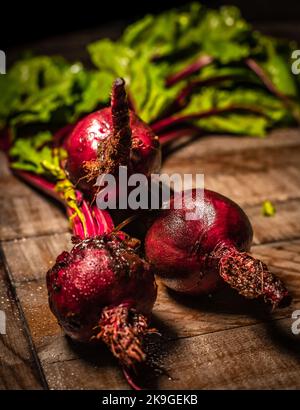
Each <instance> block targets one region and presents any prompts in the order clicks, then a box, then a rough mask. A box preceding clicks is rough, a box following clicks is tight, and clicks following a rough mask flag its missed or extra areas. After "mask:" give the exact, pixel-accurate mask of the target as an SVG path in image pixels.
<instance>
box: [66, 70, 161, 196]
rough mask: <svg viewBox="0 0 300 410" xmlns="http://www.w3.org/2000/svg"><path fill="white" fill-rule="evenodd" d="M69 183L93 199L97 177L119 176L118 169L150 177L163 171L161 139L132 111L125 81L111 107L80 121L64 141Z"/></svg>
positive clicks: (114, 92) (119, 84) (120, 82)
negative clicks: (126, 168) (161, 165)
mask: <svg viewBox="0 0 300 410" xmlns="http://www.w3.org/2000/svg"><path fill="white" fill-rule="evenodd" d="M65 148H66V150H67V152H68V160H67V163H66V171H67V173H68V175H69V178H70V180H71V181H72V182H73V183H74V184H75V185H76V186H77V187H78V188H79V189H81V190H82V191H84V192H85V193H87V194H88V195H91V193H92V192H94V190H95V188H94V185H95V183H96V181H97V177H98V176H99V175H101V174H116V173H117V171H118V169H119V166H121V165H123V166H127V167H128V171H129V173H142V174H144V175H146V176H147V177H148V176H150V174H151V173H153V172H157V171H158V170H159V168H160V163H161V153H160V145H159V140H158V137H156V136H155V134H154V133H153V131H152V130H151V128H150V127H149V126H148V125H147V124H145V123H144V122H143V121H142V120H141V119H140V118H138V117H137V115H136V114H135V113H134V112H133V111H131V110H130V109H129V105H128V101H127V95H126V90H125V81H124V80H123V79H122V78H117V79H116V80H115V82H114V84H113V87H112V95H111V106H110V107H107V108H104V109H102V110H99V111H96V112H94V113H92V114H89V115H87V116H86V117H84V118H83V119H82V120H80V121H79V122H78V123H77V125H76V126H75V128H74V129H73V131H72V132H71V133H70V135H69V136H68V138H67V139H66V141H65Z"/></svg>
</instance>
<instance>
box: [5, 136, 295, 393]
mask: <svg viewBox="0 0 300 410" xmlns="http://www.w3.org/2000/svg"><path fill="white" fill-rule="evenodd" d="M299 137H300V135H299V131H298V130H284V131H277V132H274V133H272V134H271V135H270V137H268V138H266V139H263V140H257V139H254V138H240V139H238V138H234V137H226V136H224V137H221V136H210V137H206V138H202V139H199V140H197V141H194V142H193V143H192V144H191V145H187V146H186V147H184V148H182V149H181V150H173V153H170V154H169V156H168V157H167V160H166V161H165V163H164V167H163V171H165V172H174V171H176V172H178V171H180V172H191V173H195V172H204V173H205V182H206V187H209V188H211V189H215V190H218V191H219V192H221V193H224V194H226V195H228V196H230V197H232V198H233V199H234V200H236V201H237V202H238V203H240V204H241V205H242V206H243V207H244V209H245V211H246V213H247V214H248V216H249V218H250V220H251V222H252V224H253V228H254V244H255V246H253V248H252V251H253V253H254V255H255V256H256V257H258V258H261V259H262V260H263V261H264V262H267V263H268V264H269V266H270V268H271V269H272V270H273V271H274V272H275V273H276V274H277V275H278V276H280V277H281V278H282V279H283V280H284V281H285V282H286V284H287V286H288V288H289V289H290V291H291V293H292V295H293V298H294V300H293V304H292V306H290V307H289V308H285V309H281V310H278V311H276V312H274V313H272V314H271V313H270V311H269V310H268V309H266V308H265V306H263V305H262V304H261V303H259V302H254V301H246V300H244V299H243V298H241V297H240V296H238V295H237V294H236V293H235V292H234V291H232V290H230V289H228V288H226V287H225V288H224V289H222V290H220V291H219V292H218V293H216V294H214V295H212V296H206V297H202V298H190V297H189V298H187V297H184V296H180V295H176V294H175V293H174V292H171V291H168V290H167V289H166V288H165V287H163V286H162V285H161V284H160V283H159V292H158V300H157V303H156V305H155V308H154V313H153V323H154V325H155V326H156V327H157V328H159V329H160V331H161V332H162V334H163V337H162V338H160V339H158V340H154V341H152V342H150V343H149V345H148V349H149V350H150V352H151V353H152V356H153V357H154V358H155V362H156V364H157V365H159V366H160V367H162V368H164V369H165V370H166V371H167V373H168V374H169V375H170V377H167V376H166V375H164V374H160V373H157V372H153V371H150V370H149V369H147V370H143V371H142V372H141V375H142V376H143V377H142V381H141V382H142V383H144V385H145V386H148V387H150V388H156V389H161V388H170V389H178V388H201V389H202V388H203V389H205V388H230V389H235V388H298V387H299V379H300V378H299V375H300V370H299V366H298V364H299V356H298V353H299V352H298V350H297V348H296V347H295V345H296V344H299V337H296V336H293V335H292V333H291V330H290V326H291V319H290V317H291V312H292V311H293V310H294V309H296V308H299V305H300V290H299V289H300V259H299V253H300V239H299V238H300V222H299V221H300V182H299V181H300V169H299V163H300V162H299V154H300V138H299ZM3 164H4V165H3ZM0 168H1V176H0V187H2V188H3V189H2V190H1V192H2V195H1V200H2V201H3V202H2V204H3V205H2V212H1V221H0V222H1V223H0V233H1V238H2V248H3V252H4V255H5V261H6V263H7V268H8V269H9V271H10V273H11V279H12V281H13V284H14V286H15V288H16V295H17V298H18V300H19V301H20V304H21V306H22V310H23V313H24V318H25V320H26V325H27V326H28V329H29V331H30V335H31V339H32V343H33V345H34V348H35V350H36V352H37V356H38V360H39V362H40V363H41V366H42V369H43V373H44V375H45V378H46V381H47V384H48V386H49V387H50V388H53V389H56V388H60V389H71V388H78V389H89V388H95V389H101V388H111V389H120V388H128V386H127V384H126V383H125V381H124V377H123V375H122V372H121V371H120V369H119V367H118V365H117V363H116V361H115V360H114V359H113V357H112V356H111V354H110V353H109V352H108V351H107V349H106V347H105V346H103V345H99V346H95V347H88V346H85V345H78V344H76V343H73V342H71V341H70V340H69V339H68V338H66V337H65V336H64V334H63V333H62V331H61V329H60V327H59V326H58V324H57V321H56V319H55V318H54V316H53V315H52V313H51V312H50V309H49V307H48V302H47V291H46V284H45V273H46V271H47V270H48V269H49V268H50V266H51V265H52V264H53V263H54V261H55V258H56V256H57V255H58V254H59V253H60V252H61V251H63V250H65V249H66V250H68V249H70V247H71V241H70V237H71V235H70V233H68V225H67V223H66V219H65V216H64V214H63V211H62V210H61V209H59V208H57V207H56V206H55V204H54V203H53V202H51V201H49V200H48V199H46V198H44V197H43V196H41V195H39V194H37V193H36V192H35V191H34V190H32V189H31V188H29V187H27V186H25V185H24V184H23V183H21V182H20V181H18V180H17V179H16V178H14V177H13V176H11V174H10V173H9V172H8V171H7V168H6V166H5V163H4V162H2V163H1V167H0ZM199 170H200V171H199ZM5 192H6V194H5ZM264 199H271V200H272V201H273V202H274V204H275V206H276V209H277V213H276V215H275V216H274V217H272V218H266V217H264V216H262V213H261V204H262V201H263V200H264ZM45 212H46V214H47V219H46V220H45V218H44V215H45ZM12 303H13V299H12ZM6 378H9V375H6ZM28 380H29V382H28V383H29V384H30V383H31V381H30V380H31V379H30V378H29V379H28ZM13 383H15V385H16V386H17V385H18V383H17V381H15V380H13V381H12V384H13ZM19 384H20V383H19ZM33 385H34V384H33ZM24 387H25V388H27V385H24Z"/></svg>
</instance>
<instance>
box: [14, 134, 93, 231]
mask: <svg viewBox="0 0 300 410" xmlns="http://www.w3.org/2000/svg"><path fill="white" fill-rule="evenodd" d="M51 139H52V136H51V133H49V132H43V133H38V134H36V135H35V136H34V137H32V138H30V139H29V138H18V139H17V140H16V141H15V143H14V145H13V147H12V148H11V149H10V152H9V154H10V156H11V157H12V162H11V167H12V168H13V169H18V170H23V171H29V172H31V173H33V174H38V175H41V176H43V177H44V178H46V179H47V180H50V181H52V182H53V183H54V190H55V191H56V192H57V193H58V195H59V196H60V197H61V198H62V199H63V201H64V202H65V204H66V206H67V207H68V208H69V209H70V210H71V211H72V213H71V216H69V218H70V220H71V221H72V220H73V219H74V218H75V217H76V216H78V218H79V219H80V221H81V223H82V226H83V229H84V232H86V222H85V218H84V215H83V212H82V210H81V209H80V207H79V205H78V203H77V198H76V192H75V188H74V186H73V184H72V183H71V182H70V180H69V179H68V178H67V175H66V173H65V170H64V168H63V167H62V166H61V163H62V161H63V160H64V159H66V152H65V151H64V149H62V148H55V149H53V148H51V146H50V145H49V142H51Z"/></svg>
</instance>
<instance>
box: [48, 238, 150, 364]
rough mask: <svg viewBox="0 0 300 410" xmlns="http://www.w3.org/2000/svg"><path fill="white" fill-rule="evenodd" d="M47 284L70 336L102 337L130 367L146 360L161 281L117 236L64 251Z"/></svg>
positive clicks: (53, 306) (52, 303)
mask: <svg viewBox="0 0 300 410" xmlns="http://www.w3.org/2000/svg"><path fill="white" fill-rule="evenodd" d="M47 287H48V294H49V304H50V307H51V310H52V312H53V313H54V315H55V316H56V317H57V319H58V321H59V323H60V325H61V326H62V327H63V329H64V330H65V332H66V333H67V334H68V335H69V336H70V337H71V338H73V339H75V340H78V341H81V342H89V341H92V340H97V339H98V340H102V341H103V342H104V343H106V345H107V346H108V347H109V348H110V350H111V351H112V353H113V354H114V356H115V357H117V359H118V360H119V361H120V363H121V364H122V365H123V366H124V367H126V368H131V367H133V366H134V365H135V364H137V363H139V362H142V361H144V360H145V354H144V352H143V348H142V339H143V337H144V335H145V334H147V333H149V332H152V329H149V317H150V314H151V311H152V308H153V305H154V302H155V299H156V285H155V281H154V276H153V274H152V272H151V268H150V266H149V264H148V263H147V262H146V261H144V260H143V259H141V258H140V257H139V255H138V254H137V253H136V251H135V250H134V249H132V248H131V247H130V245H128V244H127V243H126V241H124V240H122V239H121V238H120V237H119V236H118V235H116V234H106V235H102V236H97V237H94V238H87V239H84V240H83V241H79V242H78V243H76V244H75V245H74V247H73V248H72V250H71V251H70V252H63V253H62V254H61V255H59V256H58V258H57V260H56V263H55V265H54V266H53V267H52V268H51V269H50V270H49V271H48V273H47Z"/></svg>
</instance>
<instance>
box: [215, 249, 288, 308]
mask: <svg viewBox="0 0 300 410" xmlns="http://www.w3.org/2000/svg"><path fill="white" fill-rule="evenodd" d="M219 273H220V276H221V277H222V278H223V280H224V281H225V282H226V283H228V284H229V285H230V286H231V287H232V288H233V289H235V290H237V291H238V293H239V294H240V295H242V296H244V297H245V298H247V299H256V298H261V297H262V298H263V299H264V301H265V302H266V303H270V304H271V305H272V307H273V308H276V307H284V306H287V305H288V304H289V303H290V301H291V298H290V296H289V293H288V291H287V289H286V287H285V286H284V284H283V282H282V281H281V280H280V279H279V278H277V277H276V276H275V275H274V274H273V273H271V272H270V271H269V269H268V267H267V265H266V264H265V263H263V262H262V261H260V260H259V259H255V258H254V257H252V256H250V255H249V254H248V253H246V252H239V251H237V250H231V249H230V250H229V251H228V252H225V254H224V256H223V257H221V258H220V262H219Z"/></svg>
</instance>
